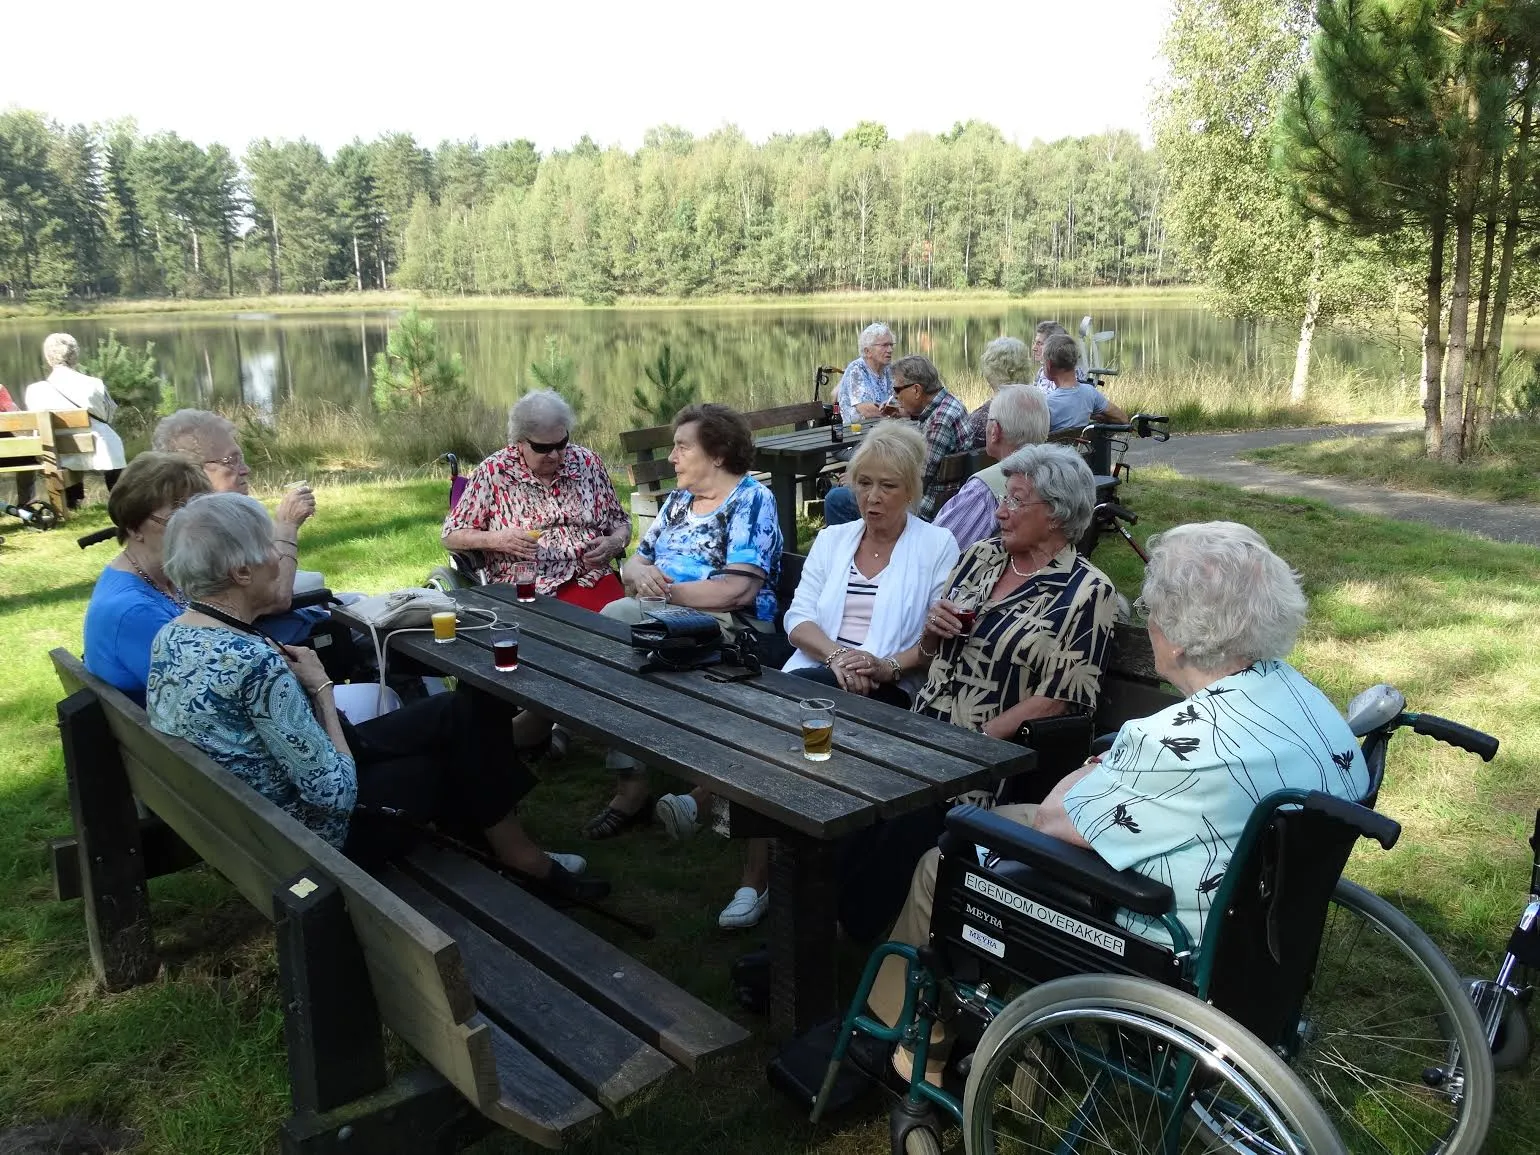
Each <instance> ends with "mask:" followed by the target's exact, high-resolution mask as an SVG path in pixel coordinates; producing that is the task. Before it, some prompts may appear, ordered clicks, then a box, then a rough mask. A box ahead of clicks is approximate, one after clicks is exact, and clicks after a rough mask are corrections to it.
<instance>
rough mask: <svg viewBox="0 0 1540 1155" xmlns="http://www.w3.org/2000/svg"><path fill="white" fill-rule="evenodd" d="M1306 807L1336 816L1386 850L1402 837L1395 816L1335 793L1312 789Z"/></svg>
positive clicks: (1360, 834)
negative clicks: (1391, 816) (1388, 815)
mask: <svg viewBox="0 0 1540 1155" xmlns="http://www.w3.org/2000/svg"><path fill="white" fill-rule="evenodd" d="M1305 809H1306V810H1318V811H1320V812H1321V813H1322V814H1325V815H1327V816H1328V817H1331V818H1335V819H1336V820H1337V821H1338V822H1341V823H1342V824H1343V825H1344V826H1347V827H1349V828H1350V829H1352V830H1356V831H1357V832H1358V834H1359V836H1360V837H1362V838H1372V839H1374V841H1376V842H1378V843H1379V844H1380V846H1382V847H1383V848H1384V849H1386V850H1389V849H1390V848H1391V847H1392V846H1394V845H1395V844H1396V840H1397V839H1399V838H1400V837H1401V824H1400V823H1399V822H1397V821H1396V820H1395V819H1394V818H1387V817H1386V816H1385V815H1383V814H1381V813H1379V812H1378V811H1376V810H1371V809H1369V807H1367V806H1361V805H1359V804H1358V803H1357V802H1349V801H1348V800H1347V799H1346V798H1338V797H1337V796H1336V795H1335V794H1327V793H1325V792H1323V791H1320V790H1312V791H1311V792H1310V793H1309V794H1308V795H1306V796H1305Z"/></svg>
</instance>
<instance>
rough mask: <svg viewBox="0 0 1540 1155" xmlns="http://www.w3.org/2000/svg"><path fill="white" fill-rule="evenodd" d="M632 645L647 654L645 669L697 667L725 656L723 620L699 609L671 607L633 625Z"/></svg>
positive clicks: (711, 664) (714, 663) (716, 661)
mask: <svg viewBox="0 0 1540 1155" xmlns="http://www.w3.org/2000/svg"><path fill="white" fill-rule="evenodd" d="M631 646H632V648H633V649H637V650H641V651H643V652H644V653H646V654H647V664H646V665H645V666H643V670H647V669H663V670H698V669H701V668H702V667H704V666H714V665H717V664H718V663H719V662H721V660H722V623H720V622H719V621H717V620H716V618H714V617H712V616H711V615H710V614H704V613H701V612H700V611H699V610H687V609H670V610H667V611H665V612H663V613H659V614H657V615H655V616H653V617H650V618H648V619H647V620H646V621H643V622H638V623H637V624H636V625H634V626H632V627H631Z"/></svg>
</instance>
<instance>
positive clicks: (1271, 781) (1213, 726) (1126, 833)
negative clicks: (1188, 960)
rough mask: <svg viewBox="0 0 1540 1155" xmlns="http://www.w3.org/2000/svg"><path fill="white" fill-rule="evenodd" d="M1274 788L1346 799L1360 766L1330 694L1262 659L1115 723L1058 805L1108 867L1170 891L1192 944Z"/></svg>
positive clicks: (1354, 795) (1146, 932) (1139, 925)
mask: <svg viewBox="0 0 1540 1155" xmlns="http://www.w3.org/2000/svg"><path fill="white" fill-rule="evenodd" d="M1284 789H1296V790H1320V791H1323V792H1325V793H1327V794H1335V795H1336V796H1337V797H1338V798H1346V799H1349V800H1350V801H1355V802H1356V801H1357V800H1358V799H1360V798H1362V797H1363V796H1364V794H1365V792H1366V791H1367V790H1368V789H1369V771H1368V768H1367V767H1366V766H1365V765H1364V757H1363V754H1362V753H1361V752H1360V751H1359V748H1358V742H1357V740H1356V739H1355V738H1354V737H1353V732H1352V731H1351V730H1349V729H1348V724H1347V722H1345V721H1344V720H1343V718H1342V715H1341V714H1339V713H1338V712H1337V708H1336V707H1335V706H1333V705H1332V703H1331V699H1329V698H1328V697H1327V696H1326V695H1325V694H1323V693H1321V691H1320V690H1318V689H1316V687H1315V686H1313V685H1311V684H1310V682H1309V681H1307V680H1306V678H1305V677H1304V675H1303V674H1301V673H1300V672H1299V671H1298V670H1296V669H1294V667H1293V666H1290V665H1289V664H1288V663H1287V662H1279V661H1264V662H1257V663H1256V664H1255V665H1251V666H1248V667H1246V669H1244V670H1242V671H1240V673H1238V674H1231V675H1230V676H1229V677H1227V678H1221V679H1219V681H1217V682H1215V683H1214V684H1213V685H1211V686H1209V687H1207V688H1206V689H1202V690H1199V691H1198V692H1197V693H1196V694H1194V695H1192V697H1190V698H1187V699H1185V700H1184V701H1181V702H1178V703H1177V704H1176V705H1174V706H1168V707H1167V708H1166V709H1164V710H1162V711H1160V713H1158V714H1152V715H1150V716H1149V717H1148V718H1139V719H1136V720H1134V721H1132V722H1127V723H1125V724H1124V726H1123V728H1122V729H1121V730H1120V731H1118V736H1117V741H1115V742H1114V743H1113V744H1112V749H1111V750H1109V751H1108V752H1107V753H1106V754H1105V755H1104V756H1103V758H1102V760H1101V763H1100V764H1099V765H1097V766H1096V768H1095V769H1093V770H1092V771H1091V772H1090V773H1089V774H1087V775H1086V776H1085V777H1084V778H1082V779H1081V780H1080V781H1079V782H1077V783H1075V785H1074V786H1072V787H1070V789H1069V793H1068V794H1067V795H1066V796H1065V798H1064V809H1065V810H1066V812H1067V813H1068V814H1069V819H1070V821H1071V822H1073V823H1074V824H1075V829H1076V830H1078V831H1080V836H1081V837H1082V838H1084V839H1085V840H1086V841H1087V842H1089V843H1090V844H1091V849H1093V850H1095V851H1096V853H1097V854H1099V855H1101V856H1102V858H1104V859H1106V860H1107V862H1108V864H1109V865H1111V866H1112V867H1114V868H1115V869H1117V870H1126V869H1128V868H1129V867H1133V868H1134V869H1135V870H1137V871H1139V873H1140V874H1147V875H1149V876H1150V877H1151V878H1153V879H1156V880H1157V881H1159V882H1163V883H1165V884H1166V885H1167V886H1169V887H1170V888H1171V889H1172V890H1173V891H1174V892H1175V893H1176V904H1175V906H1174V908H1173V913H1175V915H1176V916H1177V918H1178V919H1180V920H1181V923H1182V925H1183V926H1184V927H1185V928H1186V930H1187V933H1188V934H1190V935H1191V936H1192V941H1193V944H1194V945H1195V946H1196V945H1197V944H1198V943H1199V942H1200V941H1201V940H1202V938H1203V925H1204V920H1205V919H1206V918H1207V916H1208V911H1209V903H1210V902H1211V901H1212V899H1213V897H1214V893H1215V891H1217V890H1218V888H1219V881H1220V879H1222V878H1223V877H1224V873H1225V869H1226V868H1227V867H1228V866H1229V865H1230V855H1231V854H1232V853H1233V852H1234V848H1235V843H1236V840H1237V839H1238V838H1239V837H1240V834H1241V830H1242V829H1243V828H1244V827H1245V825H1246V822H1247V820H1248V819H1249V818H1250V817H1251V811H1252V810H1253V809H1254V808H1255V806H1256V804H1257V803H1258V802H1260V801H1261V800H1262V799H1263V798H1265V797H1267V796H1268V795H1269V794H1272V793H1274V792H1275V791H1278V790H1284ZM1118 921H1119V922H1120V923H1122V924H1123V925H1124V926H1126V927H1128V928H1129V929H1130V930H1132V931H1134V932H1135V933H1136V934H1138V935H1140V936H1141V937H1143V938H1148V939H1151V940H1153V941H1156V942H1162V943H1169V942H1170V941H1171V936H1170V934H1169V933H1168V932H1167V931H1166V928H1165V927H1164V926H1163V925H1162V924H1161V922H1160V920H1159V919H1152V918H1148V917H1146V916H1144V915H1139V914H1133V913H1131V912H1127V911H1125V912H1123V913H1122V914H1121V915H1120V916H1119V918H1118Z"/></svg>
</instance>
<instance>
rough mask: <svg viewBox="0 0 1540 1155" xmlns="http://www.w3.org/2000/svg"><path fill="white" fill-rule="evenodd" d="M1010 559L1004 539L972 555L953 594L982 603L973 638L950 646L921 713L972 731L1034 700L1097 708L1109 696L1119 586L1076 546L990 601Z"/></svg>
mask: <svg viewBox="0 0 1540 1155" xmlns="http://www.w3.org/2000/svg"><path fill="white" fill-rule="evenodd" d="M1009 561H1010V555H1008V554H1007V553H1006V552H1005V547H1004V546H1003V545H1001V544H1000V539H999V538H997V537H992V538H986V539H985V540H984V541H981V542H978V543H977V544H976V545H974V546H972V547H971V548H969V549H968V550H967V551H966V552H965V553H964V554H963V555H962V558H961V559H960V560H959V561H958V563H957V568H956V569H954V570H953V571H952V573H951V576H949V577H948V578H947V580H946V583H945V585H944V586H943V588H944V589H954V588H956V587H957V586H961V587H962V591H963V596H964V597H965V598H968V599H971V600H972V601H973V602H974V603H975V604H976V605H978V607H979V610H978V617H977V618H976V619H975V621H974V623H973V630H972V632H971V633H968V634H965V635H963V636H962V637H958V638H952V639H950V640H948V641H945V642H942V643H941V645H940V648H939V649H938V650H937V652H936V657H935V658H934V659H933V660H932V661H931V664H930V672H929V676H928V677H927V678H926V680H925V685H924V687H923V688H922V689H921V690H920V692H919V694H918V696H916V698H915V702H914V709H915V711H916V712H917V713H921V714H928V715H929V716H930V717H932V718H940V719H941V720H942V721H945V722H951V723H952V724H953V725H955V726H961V727H963V728H964V729H967V730H979V731H982V730H983V729H984V725H985V723H987V722H989V721H990V720H991V719H993V718H996V717H998V716H999V715H1000V714H1003V713H1004V712H1005V711H1006V710H1008V709H1010V708H1011V707H1012V706H1014V705H1016V704H1017V703H1018V702H1021V701H1023V700H1025V699H1027V698H1054V699H1057V700H1059V701H1062V702H1068V703H1070V704H1071V705H1072V706H1078V707H1080V708H1082V709H1083V710H1086V711H1090V710H1092V709H1094V708H1095V706H1096V700H1097V697H1098V695H1099V694H1100V692H1101V678H1102V667H1103V666H1104V665H1105V664H1106V660H1107V645H1108V643H1109V642H1110V641H1111V638H1112V620H1113V612H1114V605H1115V600H1116V599H1115V594H1114V591H1113V588H1112V583H1111V582H1110V581H1108V580H1107V578H1106V577H1105V576H1104V575H1103V574H1102V572H1101V571H1100V570H1098V569H1097V568H1096V567H1095V566H1093V565H1091V564H1090V563H1089V562H1087V561H1086V560H1085V558H1083V557H1081V556H1080V555H1079V554H1078V553H1076V552H1075V548H1074V547H1073V546H1066V547H1065V548H1064V549H1063V550H1061V551H1060V552H1059V553H1058V554H1057V555H1056V556H1055V557H1054V558H1053V560H1051V561H1050V562H1049V563H1048V564H1047V565H1046V566H1044V567H1043V568H1042V569H1040V570H1039V571H1037V572H1036V573H1034V574H1033V575H1032V576H1031V577H1030V578H1028V579H1027V580H1026V581H1025V582H1023V583H1022V584H1021V586H1020V587H1018V588H1017V589H1015V590H1013V591H1012V592H1011V593H1009V594H1007V595H1006V596H1005V597H1003V598H1001V599H1000V600H999V601H987V600H986V599H987V598H988V596H989V593H990V591H991V590H993V589H994V588H995V583H997V582H998V581H999V580H1000V576H1001V575H1002V574H1003V573H1005V567H1006V565H1008V564H1009Z"/></svg>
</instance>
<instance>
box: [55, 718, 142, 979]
mask: <svg viewBox="0 0 1540 1155" xmlns="http://www.w3.org/2000/svg"><path fill="white" fill-rule="evenodd" d="M58 717H59V737H60V740H61V742H62V744H63V746H64V769H65V776H66V779H67V780H68V783H69V795H70V816H71V817H72V818H73V819H74V822H75V837H76V840H77V841H76V851H77V855H78V862H79V874H80V889H81V897H82V898H83V899H84V900H85V912H86V936H87V938H88V939H89V941H90V949H91V966H92V968H93V969H94V970H95V971H96V977H97V979H98V980H99V981H100V982H101V983H102V985H104V986H105V987H106V988H107V989H108V990H110V991H119V990H124V989H126V988H128V987H132V986H137V985H138V984H139V983H144V982H149V980H150V979H152V978H154V977H155V975H156V973H157V972H158V971H159V970H160V959H159V957H158V956H157V955H156V953H155V929H154V926H153V925H152V923H151V921H150V895H149V889H148V887H147V885H146V882H145V874H144V855H143V853H142V852H141V847H140V844H139V815H138V813H137V812H136V811H135V810H134V794H133V791H132V790H131V789H130V788H129V785H128V775H127V774H126V773H124V770H123V759H122V758H121V757H120V756H119V753H118V743H117V740H116V739H115V738H114V737H113V736H112V730H111V729H110V728H109V727H108V725H107V715H106V712H105V711H104V710H103V709H102V707H101V703H100V702H98V701H97V700H96V695H94V694H92V693H91V692H90V691H89V690H77V691H76V692H75V693H73V694H71V695H70V696H69V697H68V698H65V699H64V701H62V702H60V703H59V705H58Z"/></svg>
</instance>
